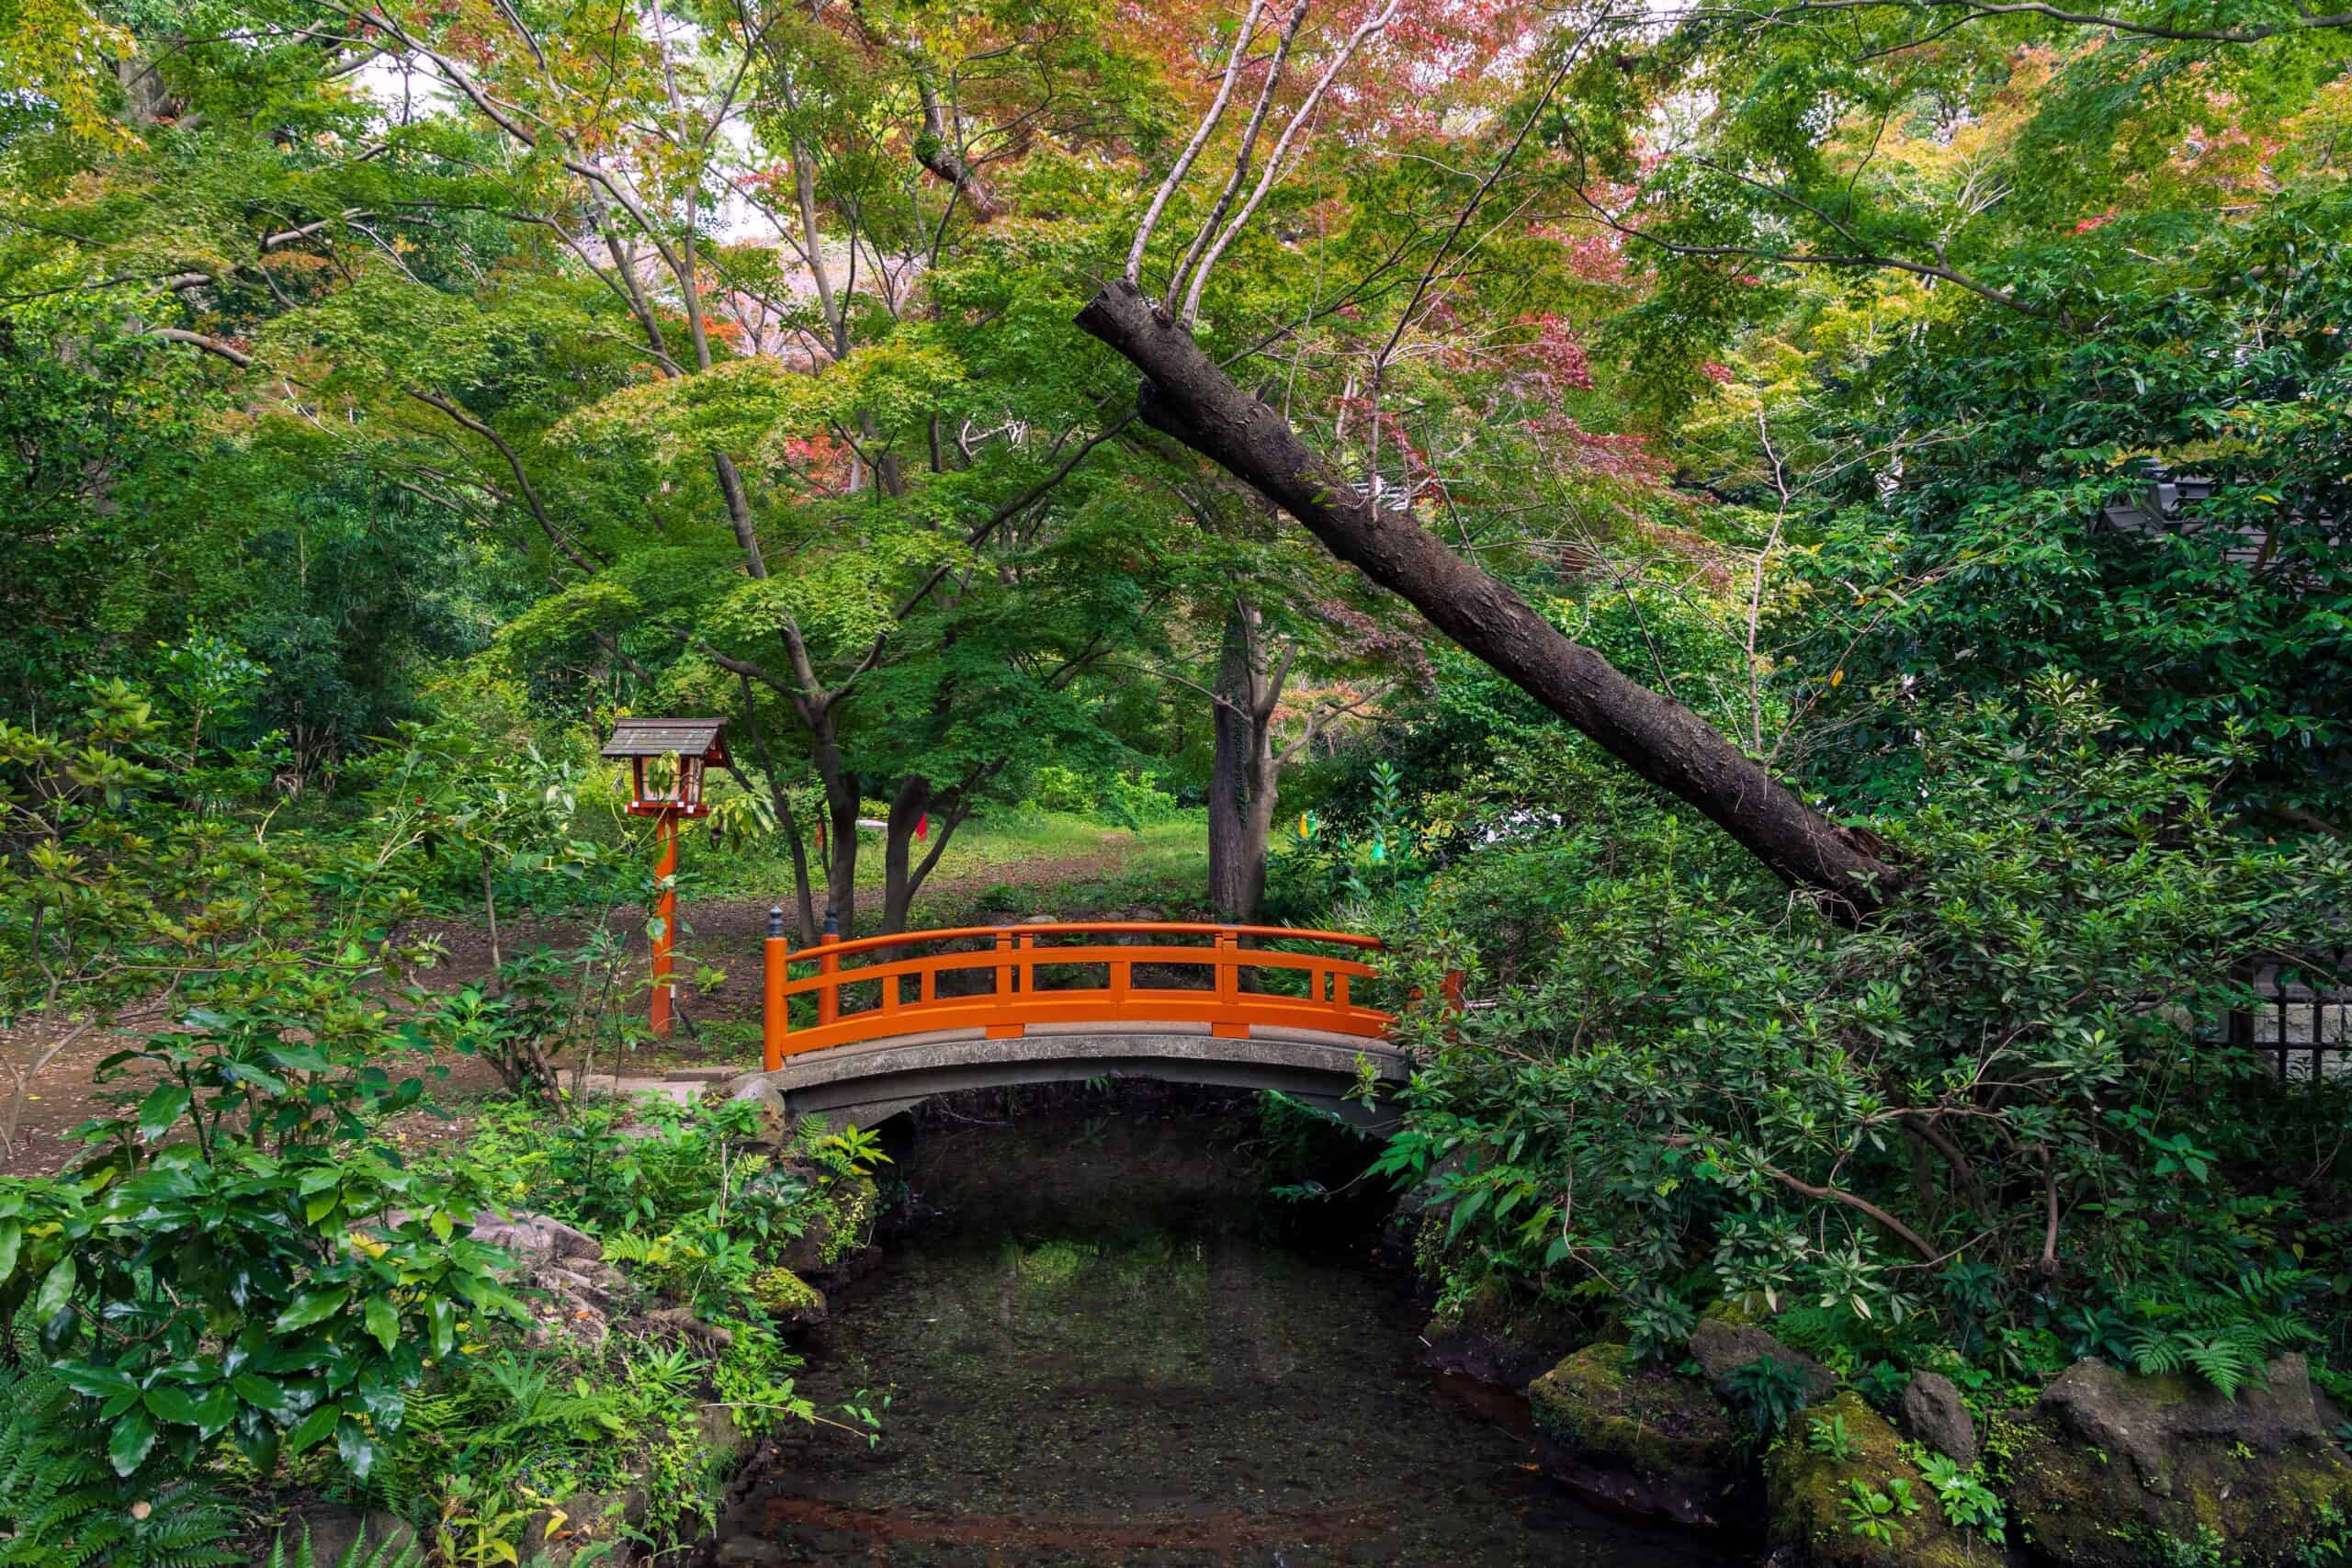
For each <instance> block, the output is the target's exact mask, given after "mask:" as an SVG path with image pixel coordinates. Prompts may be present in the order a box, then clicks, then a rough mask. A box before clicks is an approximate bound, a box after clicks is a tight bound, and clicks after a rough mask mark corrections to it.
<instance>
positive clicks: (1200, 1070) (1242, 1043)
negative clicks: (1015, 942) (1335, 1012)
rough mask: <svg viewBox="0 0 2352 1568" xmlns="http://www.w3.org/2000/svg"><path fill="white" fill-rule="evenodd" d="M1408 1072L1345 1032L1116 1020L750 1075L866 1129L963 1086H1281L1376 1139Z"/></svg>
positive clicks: (854, 1054)
mask: <svg viewBox="0 0 2352 1568" xmlns="http://www.w3.org/2000/svg"><path fill="white" fill-rule="evenodd" d="M1359 1060H1361V1061H1363V1062H1365V1063H1368V1064H1370V1066H1371V1067H1372V1070H1373V1073H1374V1077H1375V1078H1376V1080H1377V1081H1378V1083H1379V1085H1380V1092H1379V1094H1378V1095H1377V1096H1376V1098H1375V1099H1374V1102H1373V1103H1372V1104H1370V1105H1367V1104H1365V1103H1363V1101H1362V1100H1351V1099H1349V1098H1347V1096H1348V1091H1349V1090H1351V1089H1353V1088H1354V1087H1355V1086H1356V1083H1357V1081H1358V1078H1359V1076H1360V1074H1359V1069H1358V1066H1357V1064H1358V1062H1359ZM1410 1070H1411V1068H1410V1059H1409V1058H1408V1056H1407V1055H1406V1054H1405V1053H1404V1052H1402V1051H1400V1050H1398V1049H1397V1047H1395V1046H1393V1045H1388V1044H1385V1043H1381V1042H1379V1041H1375V1040H1365V1039H1362V1038H1359V1037H1356V1036H1353V1035H1345V1034H1327V1033H1324V1032H1320V1031H1316V1030H1305V1029H1275V1028H1268V1027H1264V1026H1260V1027H1258V1028H1256V1029H1254V1030H1253V1031H1252V1032H1251V1033H1250V1036H1249V1037H1248V1038H1247V1039H1239V1040H1235V1039H1227V1038H1224V1037H1222V1036H1218V1035H1216V1034H1212V1033H1211V1032H1210V1028H1209V1026H1208V1025H1207V1024H1204V1023H1202V1024H1188V1023H1121V1024H1115V1025H1102V1024H1033V1025H1031V1026H1030V1027H1029V1029H1028V1030H1027V1032H1024V1033H1023V1034H1020V1035H1017V1036H1015V1037H1013V1038H1012V1039H989V1038H988V1037H987V1034H986V1032H985V1031H983V1030H980V1029H945V1030H935V1031H932V1032H927V1033H921V1034H907V1035H899V1036H896V1037H893V1038H890V1039H886V1040H869V1041H864V1042H860V1043H855V1044H849V1045H834V1046H829V1047H827V1048H825V1049H823V1050H820V1051H809V1052H805V1053H802V1054H800V1055H795V1056H787V1057H786V1058H785V1062H784V1065H783V1066H781V1067H778V1068H777V1069H775V1071H774V1072H770V1073H765V1074H760V1075H754V1076H757V1077H765V1078H766V1079H767V1081H768V1083H769V1084H770V1085H772V1086H773V1087H774V1088H775V1089H776V1090H777V1092H779V1093H781V1094H782V1095H783V1096H784V1099H785V1103H786V1106H788V1107H789V1108H790V1110H791V1111H792V1113H793V1114H794V1115H795V1116H810V1115H821V1116H825V1117H827V1118H829V1119H831V1120H833V1121H837V1122H852V1123H854V1124H856V1125H858V1126H865V1127H870V1126H873V1125H874V1124H876V1122H882V1121H885V1120H887V1119H888V1118H889V1117H891V1116H895V1115H897V1114H898V1113H899V1111H910V1110H912V1109H914V1108H915V1107H916V1106H918V1105H921V1104H922V1102H923V1101H924V1100H930V1099H933V1098H934V1097H936V1096H939V1095H943V1094H955V1093H959V1092H962V1091H964V1090H967V1089H998V1088H1003V1087H1005V1086H1008V1085H1014V1084H1032V1083H1076V1082H1083V1081H1085V1080H1086V1079H1089V1078H1097V1077H1138V1078H1157V1079H1159V1080H1161V1081H1163V1082H1170V1083H1197V1084H1210V1085H1215V1086H1217V1087H1220V1088H1225V1089H1279V1090H1281V1091H1282V1092H1283V1093H1284V1094H1287V1095H1290V1096H1292V1097H1294V1098H1295V1099H1298V1100H1304V1101H1306V1103H1308V1104H1310V1105H1315V1106H1319V1107H1321V1108H1323V1109H1325V1110H1328V1111H1333V1112H1335V1113H1337V1114H1339V1115H1340V1116H1342V1117H1344V1118H1346V1119H1347V1120H1348V1121H1350V1122H1354V1123H1356V1124H1357V1125H1358V1126H1361V1127H1364V1128H1366V1129H1368V1130H1371V1131H1375V1132H1381V1131H1386V1130H1387V1129H1389V1128H1391V1127H1393V1126H1395V1125H1396V1123H1397V1114H1398V1111H1397V1103H1396V1100H1395V1094H1396V1091H1397V1089H1401V1088H1402V1087H1403V1086H1404V1082H1405V1079H1406V1077H1407V1075H1408V1073H1409V1071H1410Z"/></svg>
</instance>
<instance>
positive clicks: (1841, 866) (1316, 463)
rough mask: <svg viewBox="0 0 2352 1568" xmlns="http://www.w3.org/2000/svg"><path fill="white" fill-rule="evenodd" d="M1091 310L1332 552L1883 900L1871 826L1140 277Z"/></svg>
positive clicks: (1096, 324)
mask: <svg viewBox="0 0 2352 1568" xmlns="http://www.w3.org/2000/svg"><path fill="white" fill-rule="evenodd" d="M1078 320H1079V324H1080V326H1081V327H1083V328H1084V329H1085V330H1086V331H1087V332H1089V333H1092V334H1093V335H1094V336H1096V337H1098V338H1100V339H1102V340H1103V342H1104V343H1106V344H1109V345H1110V346H1111V347H1113V348H1114V349H1116V350H1118V351H1119V353H1120V354H1122V355H1125V357H1126V358H1127V360H1128V361H1129V362H1130V363H1131V364H1133V365H1134V366H1135V367H1136V369H1137V370H1139V371H1141V372H1142V373H1143V376H1144V378H1145V380H1144V383H1143V387H1142V389H1141V394H1140V397H1139V412H1140V413H1141V415H1142V417H1143V420H1144V422H1145V423H1147V424H1149V425H1151V426H1152V427H1153V428H1154V429H1157V430H1160V431H1163V432H1165V433H1167V434H1170V435H1172V436H1174V437H1176V438H1177V439H1178V440H1180V441H1182V442H1183V443H1184V444H1185V445H1186V446H1190V447H1192V448H1193V450H1195V451H1197V452H1199V453H1201V454H1202V455H1204V457H1209V458H1211V459H1213V460H1214V461H1216V462H1217V463H1218V464H1220V465H1222V466H1223V467H1224V468H1226V469H1227V471H1229V472H1231V473H1232V474H1233V475H1235V476H1236V477H1237V478H1238V479H1243V480H1245V481H1247V482H1248V483H1249V484H1250V485H1251V486H1253V487H1254V488H1255V489H1256V490H1257V491H1259V492H1260V493H1261V494H1262V495H1264V496H1265V497H1266V499H1267V500H1269V501H1271V502H1274V503H1275V504H1276V505H1278V506H1281V507H1282V508H1283V509H1284V510H1285V511H1287V512H1288V513H1290V514H1291V515H1292V516H1293V517H1295V518H1296V519H1297V520H1298V521H1299V522H1300V523H1301V524H1302V525H1305V526H1306V529H1307V531H1308V532H1310V533H1312V534H1313V535H1314V536H1316V537H1317V538H1318V539H1320V540H1321V541H1322V542H1323V544H1324V545H1325V547H1328V548H1329V550H1330V551H1331V553H1332V554H1333V555H1336V556H1338V557H1339V558H1340V559H1341V560H1344V561H1346V562H1348V563H1349V564H1350V565H1351V566H1354V567H1355V568H1357V569H1358V570H1361V571H1363V573H1364V575H1365V576H1367V577H1369V578H1371V579H1372V580H1373V581H1374V582H1377V583H1379V584H1380V585H1381V586H1382V587H1384V588H1386V589H1388V590H1389V591H1390V592H1394V593H1397V594H1398V595H1400V596H1401V597H1403V598H1404V599H1405V600H1406V601H1407V602H1408V603H1409V604H1412V605H1413V606H1414V607H1415V608H1416V609H1418V610H1419V611H1420V612H1421V613H1422V615H1426V616H1427V617H1429V619H1430V623H1431V624H1432V625H1434V626H1437V628H1438V629H1439V630H1441V631H1442V632H1444V633H1445V634H1446V635H1447V636H1449V637H1453V639H1454V640H1455V641H1456V642H1458V643H1460V644H1461V645H1462V646H1463V647H1464V649H1468V650H1469V651H1470V652H1471V653H1473V654H1475V655H1476V656H1477V657H1478V658H1480V659H1482V660H1485V661H1486V662H1487V663H1488V664H1489V665H1492V666H1493V667H1494V668H1495V669H1496V670H1497V671H1499V672H1500V673H1501V674H1503V675H1504V676H1506V677H1507V678H1509V679H1510V681H1511V682H1514V683H1516V684H1517V685H1519V686H1520V687H1521V689H1523V690H1525V691H1526V692H1527V693H1528V694H1530V695H1532V696H1533V697H1534V698H1535V699H1536V700H1537V701H1539V702H1541V703H1543V704H1544V706H1546V707H1548V708H1550V709H1551V710H1552V711H1553V712H1554V713H1555V714H1557V715H1559V716H1561V717H1562V718H1564V719H1566V721H1567V722H1568V723H1569V724H1571V725H1573V726H1575V727H1576V728H1577V729H1578V730H1580V731H1582V732H1583V733H1584V734H1586V735H1588V736H1589V737H1591V738H1592V739H1593V740H1594V741H1596V742H1598V743H1599V744H1600V746H1601V747H1602V748H1603V749H1604V750H1608V751H1609V752H1610V753H1611V755H1612V756H1614V757H1616V758H1618V759H1619V760H1620V761H1623V762H1624V763H1625V764H1626V765H1627V766H1628V767H1630V768H1632V769H1633V770H1634V772H1635V773H1639V774H1640V775H1641V776H1642V777H1644V778H1645V779H1648V780H1649V781H1650V782H1652V783H1653V784H1657V785H1658V786H1660V787H1661V788H1663V789H1665V790H1667V791H1668V793H1670V794H1672V795H1675V796H1677V797H1678V798H1679V799H1681V800H1684V801H1687V802H1689V803H1690V804H1691V806H1693V807H1696V808H1697V809H1698V810H1699V811H1701V812H1702V813H1703V814H1704V815H1705V816H1706V817H1707V818H1710V819H1711V820H1713V821H1714V822H1715V823H1717V824H1718V825H1720V826H1721V827H1722V828H1723V829H1724V831H1726V832H1728V833H1729V834H1731V836H1732V837H1733V838H1734V839H1736V840H1738V841H1739V843H1740V844H1741V845H1742V846H1743V847H1745V848H1746V849H1747V851H1748V852H1750V853H1751V854H1753V855H1755V856H1756V857H1757V859H1758V860H1759V861H1761V862H1762V863H1764V864H1765V865H1767V866H1769V867H1770V869H1771V870H1772V871H1773V872H1774V873H1775V874H1778V875H1779V876H1781V878H1783V879H1784V880H1786V881H1788V882H1789V883H1791V884H1792V885H1794V886H1800V887H1804V888H1809V889H1813V890H1815V891H1817V892H1820V893H1823V894H1826V895H1827V896H1828V898H1829V900H1830V904H1831V908H1832V909H1833V912H1835V913H1837V914H1838V916H1839V917H1840V918H1843V919H1854V918H1858V917H1859V916H1860V915H1862V914H1864V913H1867V912H1869V911H1871V910H1872V909H1875V908H1878V907H1879V905H1881V904H1882V903H1883V902H1884V900H1885V898H1886V897H1887V896H1888V893H1889V891H1890V890H1891V888H1892V887H1893V886H1894V883H1895V881H1896V878H1895V874H1894V868H1893V867H1892V866H1890V865H1889V864H1888V863H1886V862H1885V861H1884V860H1883V859H1882V858H1881V857H1880V855H1879V854H1878V853H1877V852H1875V851H1874V850H1873V849H1872V848H1871V846H1870V845H1869V844H1868V843H1866V842H1865V840H1863V839H1862V838H1861V837H1860V835H1857V834H1854V833H1851V832H1849V831H1848V830H1846V829H1841V828H1839V827H1838V825H1837V824H1836V823H1834V822H1832V821H1830V820H1829V819H1828V818H1826V817H1824V816H1823V815H1821V814H1820V813H1819V812H1817V811H1815V810H1814V809H1812V808H1811V807H1808V806H1806V805H1805V804H1804V802H1803V801H1802V800H1800V799H1798V798H1797V796H1796V795H1795V793H1794V792H1793V791H1792V790H1790V789H1789V788H1788V787H1787V786H1786V785H1784V784H1781V782H1780V781H1779V780H1777V779H1775V778H1773V777H1772V776H1771V774H1770V773H1768V772H1766V770H1765V769H1764V768H1763V767H1762V766H1761V765H1760V764H1758V762H1756V761H1754V760H1752V759H1751V758H1749V757H1748V756H1747V755H1746V754H1745V753H1743V752H1742V751H1741V750H1739V749H1738V748H1737V747H1736V746H1735V745H1733V744H1732V742H1731V741H1730V740H1729V739H1726V738H1725V737H1724V735H1723V734H1722V733H1721V732H1720V731H1718V730H1717V729H1716V728H1714V727H1713V725H1711V724H1709V723H1707V721H1706V720H1704V719H1702V718H1701V717H1700V716H1698V715H1697V714H1695V713H1693V712H1691V710H1690V709H1689V708H1687V707H1685V706H1683V705H1681V704H1680V703H1678V702H1676V701H1674V700H1673V699H1671V698H1669V697H1666V696H1662V695H1660V694H1657V693H1656V692H1653V691H1651V690H1650V689H1649V688H1647V687H1646V686H1643V685H1641V684H1640V683H1638V682H1634V681H1633V680H1630V679H1628V678H1627V677H1626V676H1625V675H1624V674H1623V672H1621V671H1619V670H1618V669H1617V668H1616V667H1615V666H1614V665H1612V664H1611V663H1610V662H1609V661H1608V660H1606V659H1604V658H1602V657H1601V656H1600V654H1598V653H1596V652H1594V651H1593V650H1592V649H1589V648H1586V647H1584V646H1583V645H1581V644H1579V643H1577V642H1575V641H1572V640H1571V639H1570V638H1568V637H1566V636H1565V635H1564V634H1563V633H1561V631H1560V630H1559V629H1558V628H1557V627H1555V626H1553V625H1552V624H1551V623H1550V622H1549V621H1547V620H1545V619H1544V617H1543V616H1542V615H1538V614H1537V613H1536V611H1535V610H1534V608H1533V607H1532V605H1530V604H1528V603H1527V601H1525V600H1524V599H1522V598H1521V597H1520V596H1519V594H1518V593H1516V592H1513V591H1512V590H1511V589H1510V586H1509V585H1507V584H1505V583H1504V582H1502V581H1499V580H1498V579H1496V578H1494V577H1491V576H1489V575H1487V573H1486V572H1485V571H1483V570H1479V569H1478V568H1477V567H1476V566H1473V565H1472V564H1470V563H1469V562H1468V561H1465V560H1464V559H1463V558H1461V557H1459V556H1457V555H1455V554H1454V553H1453V551H1452V550H1449V549H1448V548H1446V547H1445V546H1444V545H1443V544H1442V542H1441V541H1440V540H1439V539H1438V538H1437V536H1435V535H1433V534H1431V533H1430V532H1429V531H1428V530H1427V529H1425V528H1423V527H1422V526H1421V525H1419V523H1418V522H1416V521H1415V520H1414V519H1413V518H1412V517H1411V515H1409V514H1408V513H1396V512H1390V511H1386V510H1385V509H1382V508H1379V507H1376V506H1374V505H1373V504H1372V503H1371V502H1367V501H1366V500H1365V499H1364V498H1363V496H1362V495H1361V494H1359V493H1358V492H1357V491H1356V489H1355V487H1354V486H1353V485H1351V484H1350V483H1349V482H1348V480H1347V479H1345V478H1344V477H1342V476H1341V475H1340V472H1339V470H1338V469H1337V468H1334V467H1333V466H1332V465H1331V464H1330V463H1329V462H1328V461H1326V460H1325V459H1324V458H1323V457H1321V456H1320V455H1318V454H1317V453H1316V452H1314V451H1312V450H1310V449H1309V448H1308V447H1307V446H1306V444H1305V443H1304V442H1302V441H1301V440H1300V439H1299V438H1298V434H1297V433H1296V432H1295V431H1294V430H1293V429H1292V428H1291V426H1290V423H1289V422H1288V421H1286V420H1284V419H1283V416H1282V415H1281V414H1280V413H1279V412H1276V411H1275V410H1273V409H1272V408H1270V407H1268V406H1267V405H1266V404H1265V403H1263V402H1261V401H1260V400H1258V399H1256V398H1253V397H1250V395H1249V394H1247V393H1246V392H1244V391H1242V390H1241V389H1240V388H1238V387H1237V386H1235V385H1234V383H1233V380H1232V378H1229V377H1228V376H1227V375H1226V374H1225V372H1224V371H1223V370H1221V369H1220V368H1218V367H1217V366H1216V365H1215V364H1214V363H1212V362H1211V361H1210V359H1209V357H1208V356H1207V355H1204V354H1203V353H1202V352H1201V349H1200V345H1199V344H1195V343H1194V342H1193V338H1192V334H1191V333H1186V332H1184V331H1183V330H1182V329H1181V328H1179V327H1178V326H1176V325H1175V323H1174V322H1172V321H1170V320H1169V319H1168V318H1167V317H1166V316H1164V315H1161V314H1159V313H1158V312H1156V311H1154V310H1153V309H1152V307H1151V304H1150V302H1149V301H1148V300H1147V299H1145V298H1144V296H1143V293H1142V291H1141V290H1140V289H1139V288H1136V286H1135V285H1134V284H1132V283H1129V282H1127V281H1125V279H1123V278H1122V279H1114V280H1113V281H1112V282H1110V283H1108V284H1106V285H1104V286H1103V289H1102V290H1101V292H1099V293H1097V294H1096V295H1095V297H1094V298H1093V299H1092V300H1091V301H1090V302H1089V303H1088V305H1087V307H1086V309H1085V310H1081V311H1080V313H1079V318H1078Z"/></svg>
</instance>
